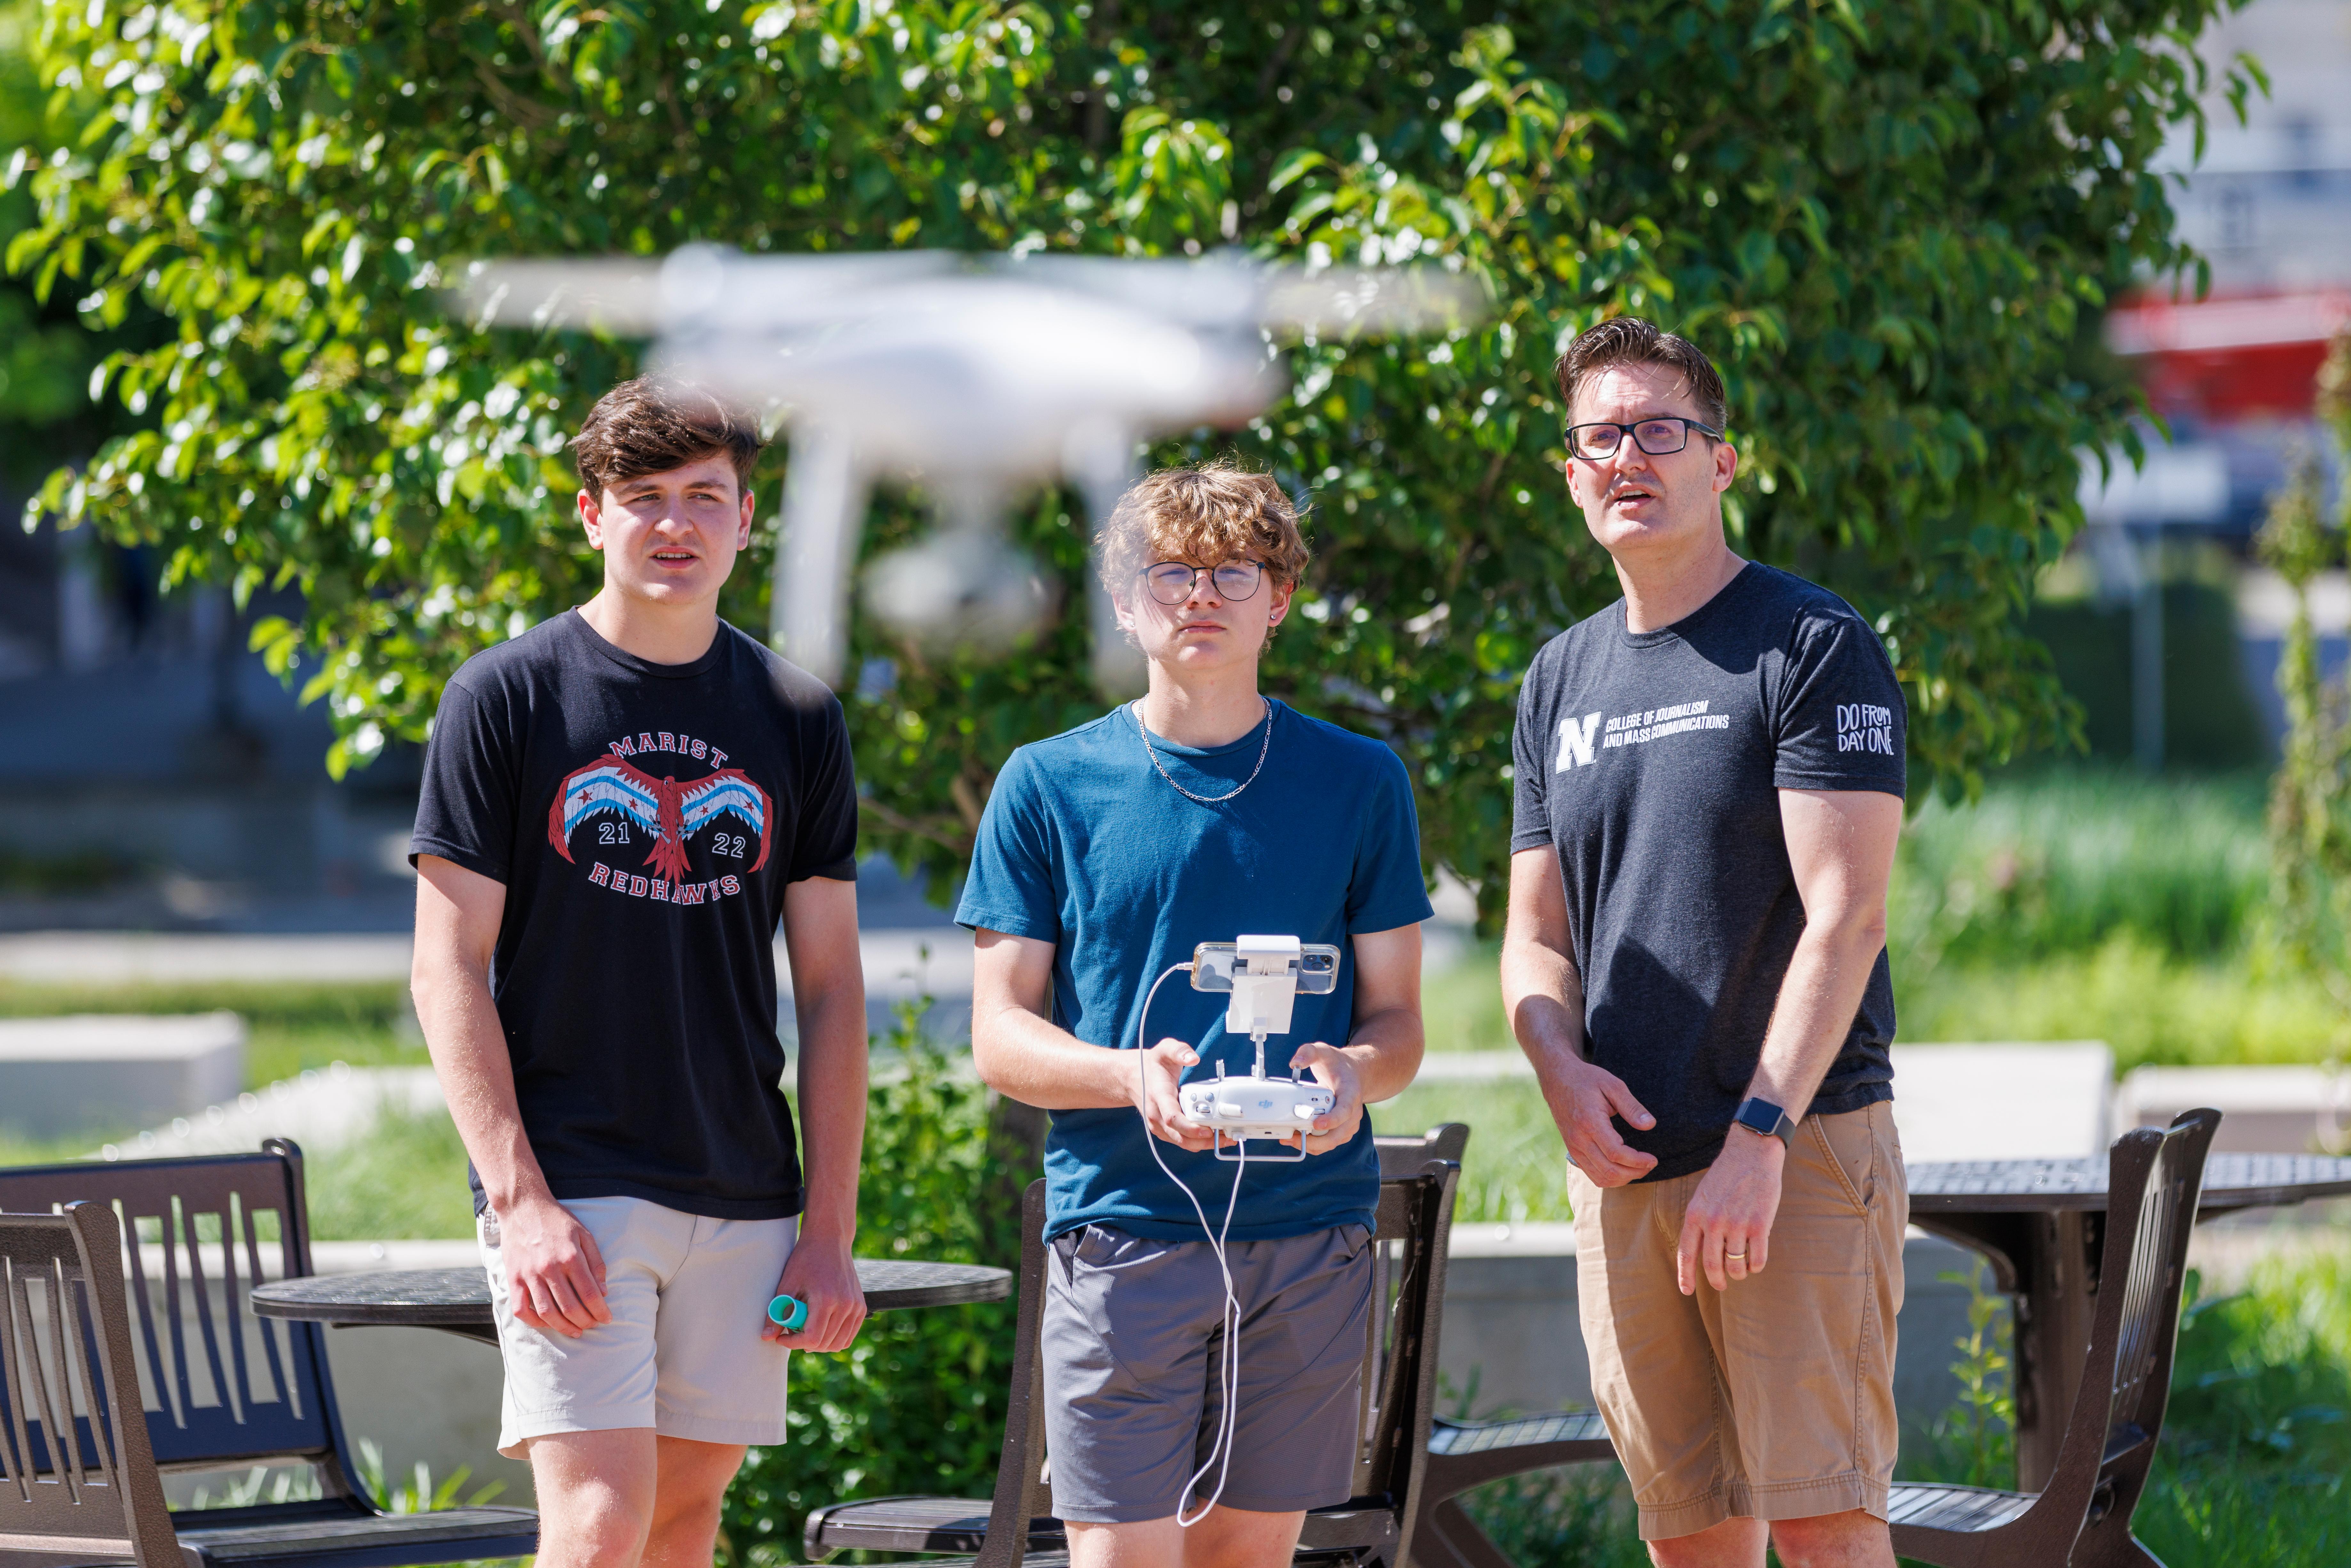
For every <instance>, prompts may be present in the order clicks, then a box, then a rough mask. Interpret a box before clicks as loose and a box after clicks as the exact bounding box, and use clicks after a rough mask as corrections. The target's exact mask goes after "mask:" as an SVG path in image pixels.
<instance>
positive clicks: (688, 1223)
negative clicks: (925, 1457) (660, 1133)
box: [475, 1197, 799, 1459]
mask: <svg viewBox="0 0 2351 1568" xmlns="http://www.w3.org/2000/svg"><path fill="white" fill-rule="evenodd" d="M563 1207H565V1208H566V1209H568V1210H569V1211H570V1213H571V1215H572V1217H573V1218H576V1219H578V1220H579V1221H580V1224H581V1225H584V1226H586V1227H587V1228H588V1234H589V1235H590V1236H593V1237H594V1238H595V1239H596V1249H597V1250H598V1251H600V1252H601V1253H602V1254H603V1257H604V1299H605V1301H606V1302H607V1303H608V1304H609V1305H610V1306H611V1310H612V1321H611V1322H609V1323H600V1324H598V1325H597V1326H596V1327H594V1328H592V1329H590V1330H589V1331H588V1332H587V1333H584V1334H582V1335H580V1337H579V1338H578V1339H569V1338H566V1337H565V1336H563V1335H561V1334H555V1333H542V1332H540V1331H539V1330H538V1329H535V1328H528V1327H526V1326H524V1325H523V1324H521V1323H519V1322H516V1321H515V1315H514V1302H513V1299H512V1297H511V1294H510V1292H509V1291H508V1290H507V1277H506V1270H505V1268H504V1267H503V1261H504V1260H503V1258H502V1256H501V1254H500V1251H499V1248H498V1238H497V1228H496V1217H495V1216H491V1215H483V1216H482V1217H481V1218H479V1219H477V1220H476V1221H475V1235H476V1239H478V1240H479V1241H480V1242H481V1249H482V1264H483V1267H484V1268H486V1269H487V1270H489V1276H490V1305H491V1307H492V1308H493V1309H494V1311H495V1312H496V1315H497V1324H498V1350H499V1353H500V1354H502V1355H503V1356H504V1357H505V1358H506V1369H507V1385H506V1396H505V1399H504V1400H503V1401H502V1403H501V1406H500V1411H499V1419H498V1452H499V1453H501V1454H504V1455H505V1456H506V1457H507V1458H510V1459H519V1458H525V1457H527V1449H526V1447H525V1445H527V1444H528V1442H529V1440H530V1439H531V1438H533V1437H547V1436H549V1434H551V1433H556V1432H607V1431H618V1430H622V1429H623V1428H627V1427H652V1428H653V1430H654V1431H655V1432H657V1433H659V1434H661V1435H662V1436H663V1437H687V1438H691V1439H693V1440H694V1441H695V1442H699V1443H743V1444H754V1443H759V1444H772V1443H780V1442H782V1441H783V1440H784V1387H785V1377H786V1374H787V1372H788V1371H789V1367H790V1364H791V1353H790V1352H789V1351H788V1350H786V1349H785V1348H784V1347H783V1346H782V1345H779V1344H778V1343H775V1342H774V1341H772V1340H767V1339H762V1338H761V1337H760V1333H761V1331H762V1330H764V1329H765V1328H766V1327H767V1326H768V1301H771V1300H772V1299H773V1298H774V1296H775V1293H776V1282H777V1281H778V1280H779V1279H780V1278H781V1277H782V1276H783V1272H784V1260H785V1259H787V1258H789V1257H790V1256H791V1254H792V1242H793V1240H794V1239H795V1238H796V1237H797V1236H798V1235H799V1220H797V1219H710V1218H705V1217H704V1216H701V1215H696V1214H684V1213H681V1212H679V1211H678V1210H676V1209H674V1208H664V1207H662V1206H661V1205H659V1204H656V1203H648V1202H646V1201H645V1200H644V1199H643V1198H641V1197H585V1198H570V1199H567V1200H566V1201H565V1202H564V1205H563Z"/></svg>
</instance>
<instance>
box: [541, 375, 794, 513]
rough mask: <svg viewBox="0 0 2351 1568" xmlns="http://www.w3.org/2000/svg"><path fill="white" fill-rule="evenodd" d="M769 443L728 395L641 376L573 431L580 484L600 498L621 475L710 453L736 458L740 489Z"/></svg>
mask: <svg viewBox="0 0 2351 1568" xmlns="http://www.w3.org/2000/svg"><path fill="white" fill-rule="evenodd" d="M765 445H767V443H766V442H765V441H763V440H762V439H760V436H759V431H758V426H757V425H754V424H753V423H751V422H750V421H748V420H747V419H745V418H744V417H743V416H742V415H741V414H740V413H737V412H736V411H735V410H734V409H732V408H730V407H729V406H727V404H726V402H725V401H724V400H723V399H720V398H717V397H715V396H713V395H712V394H711V393H709V392H705V391H704V390H703V389H702V388H700V387H697V386H693V385H691V384H689V383H687V382H676V381H671V380H669V379H667V378H665V377H662V376H639V377H637V378H636V379H635V380H634V381H626V382H622V383H621V384H620V385H619V386H616V387H614V388H613V389H612V390H611V392H606V393H605V394H604V395H603V396H602V397H600V398H598V399H597V400H596V406H595V407H594V408H591V409H590V410H589V411H588V418H587V419H586V421H585V422H583V423H581V424H580V434H578V435H575V436H573V437H572V438H571V461H572V462H573V464H575V465H577V466H578V467H579V469H580V487H581V488H582V489H585V490H587V491H588V492H589V493H590V495H593V496H595V497H598V498H599V499H600V500H601V498H602V497H603V494H604V492H605V490H606V489H607V488H608V487H610V486H613V485H616V484H618V483H620V482H621V481H622V480H623V479H634V478H636V477H637V476H640V475H643V474H665V473H667V472H668V471H669V470H671V469H673V468H683V467H684V466H685V465H687V464H689V463H698V462H700V461H701V460H702V459H704V458H705V457H709V456H712V455H719V456H724V457H725V458H726V461H727V462H728V463H730V464H732V465H734V469H735V483H736V486H737V488H740V487H741V486H744V485H745V484H746V483H747V481H748V480H749V479H750V477H751V465H753V464H755V463H757V462H758V460H759V451H760V448H762V447H764V446H765Z"/></svg>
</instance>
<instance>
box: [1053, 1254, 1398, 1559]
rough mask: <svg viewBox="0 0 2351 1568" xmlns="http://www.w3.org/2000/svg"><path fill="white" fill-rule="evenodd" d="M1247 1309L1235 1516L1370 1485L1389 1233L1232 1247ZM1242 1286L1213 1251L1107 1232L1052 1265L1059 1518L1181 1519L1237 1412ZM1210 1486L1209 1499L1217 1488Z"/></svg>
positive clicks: (1335, 1498) (1306, 1504) (1231, 1488)
mask: <svg viewBox="0 0 2351 1568" xmlns="http://www.w3.org/2000/svg"><path fill="white" fill-rule="evenodd" d="M1226 1256H1227V1258H1228V1260H1229V1262H1230V1264H1231V1267H1232V1274H1233V1293H1234V1295H1235V1296H1236V1297H1238V1299H1239V1301H1240V1322H1241V1329H1240V1398H1239V1401H1238V1405H1239V1419H1238V1421H1237V1422H1236V1423H1235V1427H1234V1432H1233V1455H1232V1468H1231V1471H1230V1476H1229V1479H1228V1481H1227V1483H1226V1486H1225V1491H1224V1496H1223V1498H1222V1503H1223V1506H1225V1507H1227V1508H1237V1509H1242V1510H1246V1511H1249V1512H1252V1513H1289V1512H1292V1511H1297V1510H1301V1509H1311V1508H1323V1507H1327V1506H1329V1505H1330V1504H1332V1503H1340V1502H1344V1501H1346V1500H1347V1499H1348V1497H1349V1495H1350V1494H1351V1493H1352V1491H1353V1479H1354V1466H1355V1448H1356V1443H1357V1433H1356V1430H1355V1427H1356V1422H1357V1416H1358V1412H1359V1410H1360V1407H1361V1386H1362V1381H1363V1364H1364V1341H1365V1338H1366V1336H1367V1335H1368V1333H1370V1328H1371V1310H1372V1233H1371V1232H1370V1231H1369V1230H1367V1229H1365V1228H1364V1227H1362V1226H1360V1225H1343V1226H1336V1227H1333V1228H1331V1229H1328V1230H1317V1231H1314V1232H1312V1233H1311V1234H1309V1235H1305V1236H1290V1237H1283V1238H1280V1239H1276V1240H1270V1241H1236V1242H1233V1243H1231V1244H1230V1245H1229V1246H1228V1248H1227V1249H1226ZM1224 1304H1225V1291H1224V1281H1223V1278H1222V1276H1221V1275H1220V1274H1219V1273H1218V1272H1217V1256H1216V1253H1215V1251H1214V1250H1213V1249H1211V1248H1210V1247H1209V1246H1208V1244H1207V1242H1205V1241H1161V1240H1155V1239H1152V1238H1149V1237H1144V1236H1135V1235H1132V1234H1130V1233H1128V1232H1126V1231H1123V1230H1121V1229H1118V1228H1116V1227H1114V1226H1108V1225H1089V1226H1086V1227H1084V1228H1081V1229H1078V1230H1072V1231H1070V1232H1068V1233H1066V1234H1065V1235H1062V1236H1060V1237H1057V1238H1055V1239H1054V1241H1053V1244H1052V1256H1051V1257H1050V1259H1049V1260H1047V1262H1046V1268H1045V1312H1044V1322H1043V1328H1042V1335H1043V1350H1044V1357H1045V1451H1046V1453H1047V1455H1048V1457H1049V1458H1050V1463H1051V1472H1050V1474H1051V1482H1052V1491H1053V1512H1054V1514H1055V1516H1056V1517H1058V1518H1061V1519H1065V1520H1071V1521H1075V1522H1078V1523H1081V1524H1134V1523H1140V1522H1142V1521H1146V1520H1155V1519H1165V1518H1167V1517H1168V1516H1169V1515H1171V1514H1173V1513H1175V1511H1177V1508H1178V1505H1179V1504H1185V1505H1190V1506H1196V1500H1194V1499H1187V1498H1186V1497H1185V1496H1184V1495H1183V1490H1184V1483H1185V1482H1186V1481H1187V1480H1189V1479H1191V1477H1192V1472H1193V1471H1195V1470H1196V1469H1199V1468H1200V1465H1201V1464H1202V1462H1203V1461H1204V1460H1206V1459H1207V1456H1208V1450H1209V1448H1210V1446H1211V1445H1212V1444H1213V1443H1214V1442H1215V1439H1216V1430H1217V1421H1218V1418H1219V1416H1220V1415H1221V1413H1222V1411H1223V1407H1224V1400H1223V1396H1222V1394H1223V1391H1222V1389H1221V1388H1220V1387H1219V1385H1218V1381H1217V1379H1218V1375H1219V1373H1220V1371H1221V1370H1222V1351H1223V1347H1224ZM1216 1485H1217V1472H1216V1471H1214V1470H1211V1471H1210V1472H1209V1473H1208V1474H1207V1476H1205V1477H1203V1478H1202V1479H1201V1482H1200V1487H1199V1490H1198V1493H1197V1500H1202V1501H1204V1500H1207V1497H1208V1496H1209V1495H1210V1494H1211V1493H1213V1492H1214V1491H1215V1490H1216Z"/></svg>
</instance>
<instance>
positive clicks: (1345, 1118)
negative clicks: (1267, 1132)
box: [1282, 1040, 1364, 1155]
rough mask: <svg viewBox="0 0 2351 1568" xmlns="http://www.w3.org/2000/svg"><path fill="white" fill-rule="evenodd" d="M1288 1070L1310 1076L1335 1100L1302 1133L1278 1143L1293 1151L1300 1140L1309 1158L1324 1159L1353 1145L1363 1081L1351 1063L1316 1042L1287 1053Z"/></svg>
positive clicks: (1361, 1110) (1334, 1048) (1341, 1053)
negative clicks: (1288, 1054)
mask: <svg viewBox="0 0 2351 1568" xmlns="http://www.w3.org/2000/svg"><path fill="white" fill-rule="evenodd" d="M1290 1071H1293V1072H1311V1073H1312V1074H1313V1075H1314V1081H1315V1082H1317V1083H1320V1084H1321V1085H1322V1087H1323V1088H1325V1089H1328V1090H1329V1091H1331V1092H1332V1094H1333V1095H1334V1096H1336V1100H1335V1103H1333V1104H1332V1107H1331V1109H1329V1110H1328V1111H1325V1112H1324V1113H1322V1115H1320V1116H1317V1117H1315V1118H1314V1120H1313V1121H1312V1122H1311V1123H1309V1124H1307V1127H1306V1130H1305V1132H1303V1133H1302V1134H1301V1133H1293V1134H1290V1136H1289V1137H1287V1138H1284V1139H1283V1140H1282V1142H1283V1143H1285V1144H1288V1145H1290V1147H1292V1148H1297V1147H1300V1146H1301V1139H1302V1140H1303V1147H1304V1148H1305V1150H1306V1152H1307V1153H1308V1154H1310V1155H1327V1154H1329V1153H1330V1152H1331V1151H1332V1149H1337V1148H1343V1147H1345V1146H1346V1145H1348V1144H1350V1143H1352V1142H1353V1141H1354V1137H1355V1130H1356V1129H1357V1128H1358V1127H1360V1126H1362V1125H1363V1123H1364V1080H1363V1074H1362V1073H1361V1072H1359V1071H1357V1070H1356V1067H1355V1059H1354V1058H1353V1057H1352V1056H1349V1055H1348V1054H1347V1053H1346V1052H1345V1051H1342V1050H1340V1049H1339V1048H1338V1047H1337V1046H1335V1045H1325V1044H1323V1043H1322V1041H1321V1040H1314V1041H1311V1043H1309V1044H1306V1045H1301V1046H1300V1047H1299V1048H1298V1049H1297V1050H1296V1051H1293V1052H1291V1053H1290Z"/></svg>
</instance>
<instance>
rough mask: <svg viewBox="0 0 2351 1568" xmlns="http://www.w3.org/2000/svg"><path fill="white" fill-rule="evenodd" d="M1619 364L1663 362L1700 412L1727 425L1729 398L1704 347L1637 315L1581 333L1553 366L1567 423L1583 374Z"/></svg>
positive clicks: (1708, 420)
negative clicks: (1661, 329)
mask: <svg viewBox="0 0 2351 1568" xmlns="http://www.w3.org/2000/svg"><path fill="white" fill-rule="evenodd" d="M1617 365H1662V366H1664V367H1665V368H1666V369H1667V370H1669V371H1673V372H1675V373H1676V374H1677V375H1678V376H1680V377H1681V378H1682V384H1683V385H1684V386H1685V387H1687V389H1688V390H1689V395H1690V401H1691V402H1695V403H1697V404H1698V418H1699V419H1701V420H1703V421H1705V422H1706V423H1708V424H1710V425H1712V426H1714V428H1715V429H1717V430H1729V428H1730V427H1729V424H1727V423H1724V422H1725V420H1726V419H1727V418H1728V416H1729V412H1730V400H1729V396H1728V395H1727V394H1726V393H1725V392H1723V390H1722V377H1721V375H1720V374H1719V372H1718V371H1716V370H1715V368H1714V361H1712V360H1709V359H1708V358H1707V357H1706V353H1705V350H1701V349H1700V348H1699V347H1698V345H1697V344H1696V343H1693V342H1691V341H1690V340H1688V339H1687V338H1683V337H1677V336H1676V335H1675V334H1674V333H1671V332H1660V331H1659V330H1657V324H1656V322H1654V321H1645V320H1643V319H1641V318H1640V317H1638V316H1612V317H1610V318H1609V319H1607V320H1605V321H1603V322H1601V323H1600V325H1598V326H1597V327H1593V328H1592V329H1589V330H1587V331H1584V332H1583V333H1581V334H1579V335H1578V336H1577V338H1576V340H1575V341H1573V343H1570V344H1569V345H1568V346H1567V351H1566V352H1565V353H1563V354H1562V355H1560V357H1559V362H1558V363H1556V364H1554V365H1553V366H1552V369H1551V373H1552V379H1554V380H1555V381H1557V382H1559V395H1560V398H1561V400H1562V402H1564V403H1565V404H1566V405H1567V411H1568V413H1567V418H1568V422H1569V423H1574V420H1575V391H1576V389H1577V388H1578V387H1580V386H1582V385H1583V383H1584V382H1585V381H1586V380H1588V379H1589V378H1591V377H1593V376H1596V375H1598V374H1600V373H1601V372H1602V371H1606V370H1609V369H1611V368H1613V367H1614V366H1617Z"/></svg>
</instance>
